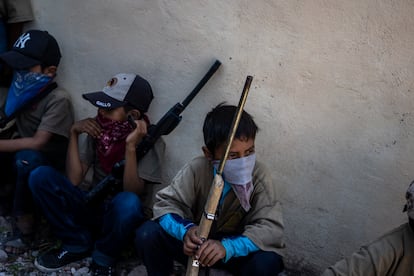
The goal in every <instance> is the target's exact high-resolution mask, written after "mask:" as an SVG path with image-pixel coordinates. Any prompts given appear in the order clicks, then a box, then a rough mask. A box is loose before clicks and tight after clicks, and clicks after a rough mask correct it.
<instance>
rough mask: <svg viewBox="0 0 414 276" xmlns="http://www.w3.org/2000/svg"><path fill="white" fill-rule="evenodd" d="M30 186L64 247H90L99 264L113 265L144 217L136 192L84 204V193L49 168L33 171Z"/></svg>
mask: <svg viewBox="0 0 414 276" xmlns="http://www.w3.org/2000/svg"><path fill="white" fill-rule="evenodd" d="M29 187H30V189H31V191H32V194H33V199H34V201H35V203H36V204H37V205H39V206H40V208H41V209H42V211H43V214H44V216H45V217H46V219H47V220H48V222H49V223H50V225H51V226H52V229H53V232H54V234H55V236H56V237H57V238H59V239H61V240H62V243H63V249H65V250H67V251H69V252H73V253H80V252H85V251H88V250H91V249H93V252H92V257H93V259H94V260H95V262H97V263H98V264H100V265H104V266H108V265H113V264H114V262H115V260H116V258H117V257H119V255H120V253H121V251H122V249H123V248H124V247H125V246H126V245H127V244H128V242H130V241H131V240H132V239H133V234H134V230H135V229H136V228H137V227H138V225H139V224H140V223H142V221H143V220H144V217H143V214H142V210H141V202H140V200H139V198H138V196H137V195H136V194H134V193H131V192H121V193H118V194H117V195H116V196H115V197H114V198H113V199H112V200H110V201H108V202H104V203H102V204H101V205H99V206H86V204H85V193H84V192H83V191H81V190H80V189H79V188H78V187H76V186H74V185H73V184H72V183H71V182H70V181H69V180H68V179H67V178H66V177H64V176H63V175H62V174H60V173H59V172H58V171H56V170H55V169H53V168H51V167H47V166H42V167H38V168H37V169H35V170H34V171H32V173H31V174H30V177H29ZM96 230H97V231H96Z"/></svg>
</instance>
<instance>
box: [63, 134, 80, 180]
mask: <svg viewBox="0 0 414 276" xmlns="http://www.w3.org/2000/svg"><path fill="white" fill-rule="evenodd" d="M66 174H67V176H68V178H69V180H70V181H71V182H72V183H73V184H74V185H78V184H79V183H81V181H82V179H83V168H82V163H81V161H80V156H79V149H78V134H77V133H75V132H73V131H72V132H71V134H70V140H69V145H68V153H67V155H66Z"/></svg>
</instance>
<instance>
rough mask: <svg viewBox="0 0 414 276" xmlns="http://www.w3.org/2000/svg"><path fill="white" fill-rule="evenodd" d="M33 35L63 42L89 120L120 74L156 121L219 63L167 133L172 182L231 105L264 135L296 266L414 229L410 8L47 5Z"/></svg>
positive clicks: (89, 0)
mask: <svg viewBox="0 0 414 276" xmlns="http://www.w3.org/2000/svg"><path fill="white" fill-rule="evenodd" d="M33 5H34V10H35V14H36V21H35V22H34V23H33V24H32V25H31V27H37V28H41V29H47V30H49V31H50V33H52V34H53V35H54V36H55V37H56V38H57V40H58V41H59V42H60V45H61V48H62V52H63V60H62V64H61V67H60V68H59V76H58V80H59V82H60V84H61V86H63V87H65V88H66V89H67V90H69V91H70V92H71V93H72V96H73V101H74V103H75V106H76V112H77V116H78V118H81V117H84V116H87V115H88V116H89V115H94V114H95V109H94V108H92V106H91V105H90V104H88V103H87V102H86V101H84V100H82V98H81V96H80V95H81V93H84V92H89V91H95V90H97V89H100V88H101V87H102V86H103V85H104V84H105V83H106V81H107V80H108V79H109V78H110V77H111V76H112V75H113V74H115V73H118V72H122V71H124V72H136V73H139V74H141V75H142V76H144V77H146V78H147V79H148V80H149V81H150V82H151V84H152V86H153V89H154V93H155V96H156V98H155V100H154V102H153V105H152V107H151V109H150V112H149V114H150V115H151V118H152V120H153V121H154V122H155V121H157V120H158V119H159V118H160V117H161V115H162V114H163V113H164V112H165V111H166V110H167V109H168V108H169V107H171V106H172V105H173V104H175V103H176V102H178V101H182V100H183V99H184V97H185V96H186V95H187V93H189V92H190V91H191V89H192V88H193V87H194V85H195V84H196V83H197V82H198V81H199V79H200V78H201V77H202V75H203V74H204V73H205V72H206V70H207V69H208V68H209V66H210V65H211V64H212V63H213V62H214V60H215V59H216V58H217V59H219V60H221V62H222V63H223V65H222V67H221V68H220V69H219V71H218V72H217V73H216V75H215V76H214V77H213V78H212V79H211V80H210V82H209V83H208V84H207V85H206V87H205V88H204V89H203V91H202V92H201V93H200V94H199V95H198V96H197V97H196V98H195V100H194V101H193V102H192V103H191V105H190V106H189V107H188V109H187V110H185V112H184V113H183V117H184V118H183V121H182V123H181V124H180V125H179V127H178V128H177V129H176V130H175V131H174V132H173V133H172V134H171V135H170V136H168V137H167V142H168V145H169V148H168V174H167V176H168V177H169V178H170V177H172V176H173V175H174V173H175V172H176V171H177V170H178V169H179V168H180V167H181V166H182V165H183V164H184V163H185V162H186V161H188V160H189V159H191V158H192V157H193V156H196V155H198V154H200V153H201V151H200V147H201V146H202V143H203V142H202V133H201V124H202V121H203V119H204V116H205V114H206V113H207V112H208V111H209V110H210V109H211V108H212V107H214V106H215V105H216V104H218V103H219V102H221V101H227V102H228V103H231V104H237V102H238V99H239V96H240V93H241V90H242V87H243V84H244V81H245V78H246V76H247V75H253V76H254V80H253V84H252V88H251V90H250V95H249V97H248V100H247V105H246V110H247V111H249V112H250V113H251V114H253V115H254V117H255V119H256V121H257V123H258V124H259V126H260V128H261V132H260V133H259V136H258V138H257V152H258V155H259V158H260V160H262V161H264V162H265V163H267V165H268V166H269V167H270V169H271V171H272V172H273V177H274V179H275V182H276V183H277V185H278V187H279V190H280V198H281V201H282V203H283V206H284V215H285V223H286V243H287V248H286V256H287V261H288V264H289V266H290V267H291V268H295V269H298V270H301V271H302V272H303V274H305V275H312V274H313V273H315V274H316V273H318V272H320V271H321V270H322V269H324V268H325V267H326V266H328V265H329V264H331V263H334V262H335V261H337V260H338V259H339V258H341V257H342V256H346V255H349V254H350V253H351V252H353V251H354V250H356V249H357V248H358V247H359V245H361V244H364V243H366V242H368V241H370V240H372V239H373V238H375V237H376V236H378V235H380V234H381V233H384V232H385V231H387V230H389V229H391V228H393V227H395V226H397V225H399V224H400V223H402V222H404V221H406V216H405V215H404V214H402V213H401V210H402V205H403V203H404V200H403V197H404V192H405V189H406V187H407V186H408V184H409V182H410V181H411V180H412V179H414V172H413V167H414V150H413V148H412V147H411V145H413V142H414V141H413V140H414V137H413V135H412V133H413V129H414V118H413V113H412V108H413V104H414V95H413V93H414V83H413V82H414V55H413V54H414V50H413V45H414V32H413V26H414V17H413V16H412V14H414V2H413V1H411V0H399V1H395V0H358V1H357V0H351V1H334V0H313V1H304V0H290V1H277V0H273V1H271V0H256V1H246V0H227V1H196V0H194V1H180V0H168V1H166V0H164V1H163V0H141V1H137V0H118V1H114V0H113V1H109V0H83V1H80V0H71V1H69V0H61V1H54V0H36V1H33Z"/></svg>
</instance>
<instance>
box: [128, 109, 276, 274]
mask: <svg viewBox="0 0 414 276" xmlns="http://www.w3.org/2000/svg"><path fill="white" fill-rule="evenodd" d="M236 109H237V107H235V106H228V105H219V106H217V107H216V108H214V109H213V110H212V111H211V112H210V113H208V114H207V117H206V119H205V121H204V127H203V133H204V142H205V146H204V147H203V148H202V149H203V153H204V156H203V157H197V158H195V159H193V160H192V161H190V163H188V164H187V165H185V166H184V167H183V168H182V169H181V170H180V171H179V172H178V174H177V175H176V176H175V178H174V179H173V181H172V183H171V185H170V186H168V187H166V188H164V189H163V190H161V191H159V192H158V193H157V195H156V201H155V203H154V220H153V221H147V222H145V223H144V224H143V225H142V226H141V227H139V228H138V229H137V231H136V238H135V243H136V248H137V250H138V252H139V253H140V254H141V256H142V257H143V261H144V264H145V266H146V268H147V271H148V275H150V276H151V275H170V273H171V272H172V269H173V261H174V260H177V261H179V262H181V263H182V264H185V263H186V262H187V260H188V257H189V256H195V257H196V259H198V260H199V262H200V264H201V265H202V266H205V267H217V268H221V269H225V270H227V271H229V272H231V273H233V274H234V275H277V274H278V273H279V272H281V271H282V270H283V260H282V257H281V256H280V255H279V252H280V249H281V248H282V247H283V241H282V236H283V221H282V212H281V205H280V203H279V202H278V201H277V191H276V189H275V185H274V184H273V182H272V179H271V175H270V173H269V172H268V171H267V170H266V168H265V167H264V165H263V164H261V163H259V162H257V161H256V154H255V137H256V132H257V130H258V128H257V125H256V124H255V122H254V121H253V118H252V117H251V116H250V115H249V114H248V113H247V112H245V111H243V113H242V116H241V120H240V124H239V127H238V129H237V131H236V135H235V138H234V141H233V143H232V145H231V148H230V152H229V157H228V160H227V162H226V165H225V167H224V172H223V178H224V181H225V184H224V188H223V193H222V196H221V200H220V203H219V207H218V211H217V214H216V215H217V217H216V220H215V221H214V223H213V226H212V229H211V231H210V236H209V239H208V240H206V241H202V240H201V239H200V238H199V237H198V235H197V231H198V225H197V223H198V222H199V221H200V219H201V216H203V215H204V206H205V203H206V200H207V197H208V193H209V191H210V187H211V184H212V182H213V177H214V174H215V172H216V170H217V169H218V165H219V162H220V159H221V157H222V156H223V153H224V151H225V147H226V141H227V136H228V133H229V131H230V127H231V123H232V119H233V116H234V114H235V112H236Z"/></svg>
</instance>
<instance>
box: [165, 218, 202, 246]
mask: <svg viewBox="0 0 414 276" xmlns="http://www.w3.org/2000/svg"><path fill="white" fill-rule="evenodd" d="M159 223H160V225H161V227H162V228H163V229H164V230H165V231H166V232H167V233H168V234H170V235H171V236H173V237H174V238H176V239H178V240H180V241H183V239H184V235H185V233H187V231H188V229H190V228H191V227H193V226H194V225H195V224H194V223H193V222H191V221H189V220H186V219H183V218H182V217H180V216H179V215H177V214H166V215H163V216H162V217H160V218H159Z"/></svg>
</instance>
